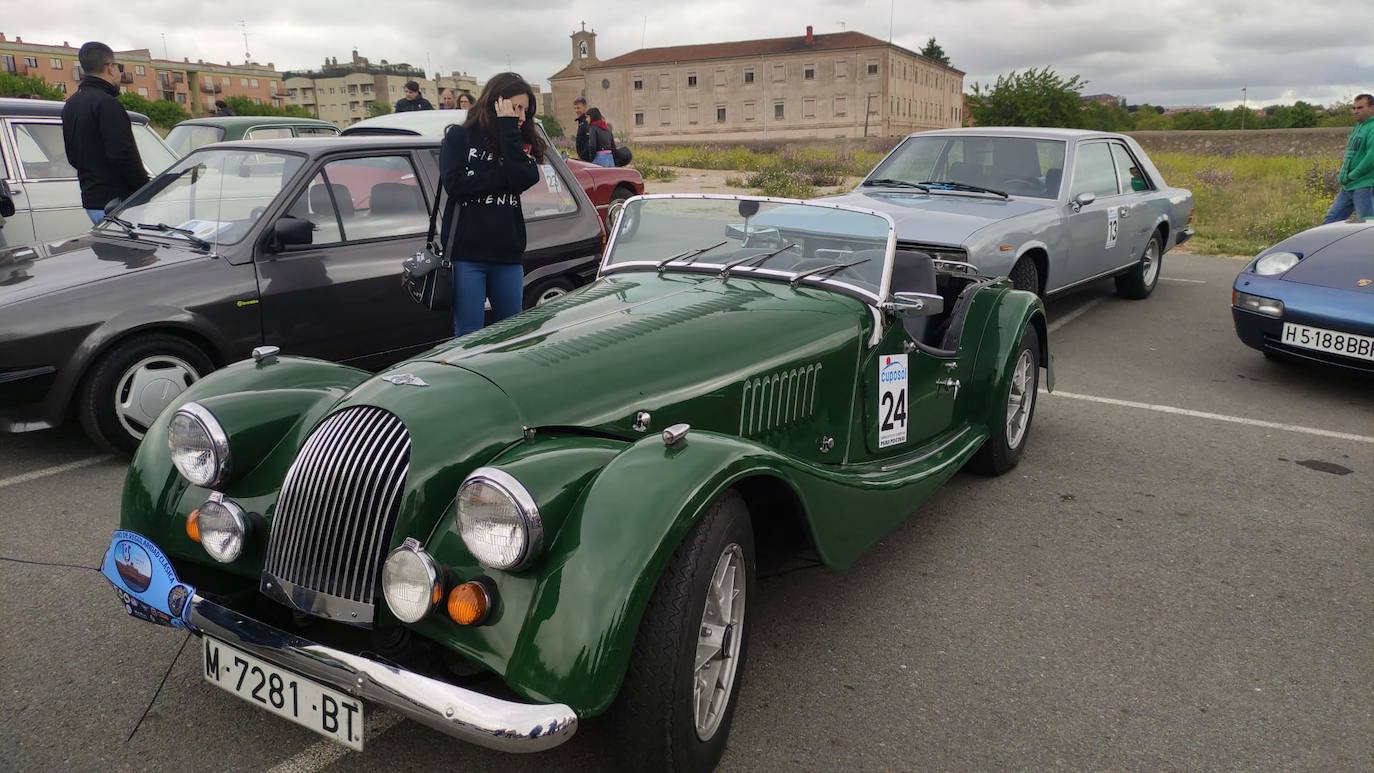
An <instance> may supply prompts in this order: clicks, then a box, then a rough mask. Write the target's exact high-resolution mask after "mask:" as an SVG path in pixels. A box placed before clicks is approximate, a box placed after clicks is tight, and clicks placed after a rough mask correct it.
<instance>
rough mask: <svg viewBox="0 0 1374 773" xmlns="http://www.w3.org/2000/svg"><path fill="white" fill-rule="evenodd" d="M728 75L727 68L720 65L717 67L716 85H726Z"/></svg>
mask: <svg viewBox="0 0 1374 773" xmlns="http://www.w3.org/2000/svg"><path fill="white" fill-rule="evenodd" d="M727 77H728V76H727V75H726V71H725V68H724V67H718V68H716V86H717V87H720V86H724V85H725V84H726V82H727V81H726V79H727Z"/></svg>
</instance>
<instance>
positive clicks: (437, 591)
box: [382, 537, 444, 623]
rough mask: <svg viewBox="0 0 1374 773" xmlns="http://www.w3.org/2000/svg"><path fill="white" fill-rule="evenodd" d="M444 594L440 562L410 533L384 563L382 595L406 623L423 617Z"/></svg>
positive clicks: (393, 611)
mask: <svg viewBox="0 0 1374 773" xmlns="http://www.w3.org/2000/svg"><path fill="white" fill-rule="evenodd" d="M443 594H444V589H443V586H442V585H441V584H440V582H439V567H438V565H436V564H435V563H434V559H433V558H431V557H430V555H429V554H428V553H426V552H425V549H424V548H423V547H421V546H420V542H419V540H417V539H415V538H414V537H407V538H406V541H405V542H402V543H401V544H400V546H399V547H397V548H396V549H395V550H393V551H391V555H389V556H387V557H386V563H385V564H382V595H383V596H385V597H386V605H387V606H388V607H390V608H391V614H393V615H395V616H396V619H397V620H400V621H401V622H403V623H418V622H419V621H420V620H422V619H424V616H425V615H427V614H429V610H430V609H431V608H432V607H433V606H434V605H435V604H438V603H439V601H440V600H441V599H442V598H443Z"/></svg>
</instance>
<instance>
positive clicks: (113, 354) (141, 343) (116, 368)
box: [76, 334, 214, 454]
mask: <svg viewBox="0 0 1374 773" xmlns="http://www.w3.org/2000/svg"><path fill="white" fill-rule="evenodd" d="M212 370H214V365H213V364H212V363H211V362H210V358H209V357H206V356H205V353H204V352H202V351H201V350H200V349H197V348H196V347H195V346H194V345H192V344H191V343H190V342H188V341H186V340H185V339H182V338H177V337H176V336H171V335H162V334H154V335H145V336H138V337H136V338H130V339H128V340H126V341H121V342H120V343H118V344H116V345H115V347H114V348H112V349H110V351H108V352H106V353H105V354H103V355H101V357H100V359H99V360H97V361H96V363H95V365H93V366H92V367H91V370H90V372H89V373H87V374H86V378H85V380H84V381H83V382H82V384H81V388H80V389H79V390H78V392H77V395H76V411H77V415H78V417H80V419H81V427H82V429H84V430H86V434H87V435H89V436H90V438H91V440H93V441H95V443H96V444H97V445H100V446H103V447H105V448H107V449H109V450H111V451H115V452H117V453H123V454H132V453H133V452H134V449H136V448H138V444H139V441H141V440H142V439H143V435H144V433H145V432H147V431H148V427H149V426H151V425H152V423H153V421H154V420H156V419H157V417H158V415H159V414H160V413H162V410H163V409H164V408H166V407H167V405H168V404H169V403H170V402H172V400H173V399H174V398H175V397H176V396H177V395H179V394H181V393H182V392H183V391H185V389H186V387H188V386H190V385H191V384H192V383H194V382H196V381H198V380H199V379H200V378H201V377H203V376H204V375H205V374H207V373H209V372H210V371H212Z"/></svg>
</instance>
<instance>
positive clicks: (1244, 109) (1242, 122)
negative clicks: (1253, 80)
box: [1240, 86, 1250, 131]
mask: <svg viewBox="0 0 1374 773" xmlns="http://www.w3.org/2000/svg"><path fill="white" fill-rule="evenodd" d="M1249 88H1250V87H1249V86H1241V87H1240V130H1241V131H1245V114H1246V113H1248V112H1250V110H1249V108H1247V107H1246V106H1245V104H1246V100H1247V99H1248V98H1249V94H1248V93H1247V92H1248V90H1249Z"/></svg>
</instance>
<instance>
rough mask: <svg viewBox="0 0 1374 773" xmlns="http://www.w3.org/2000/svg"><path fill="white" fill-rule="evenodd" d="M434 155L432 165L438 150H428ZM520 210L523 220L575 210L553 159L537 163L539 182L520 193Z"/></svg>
mask: <svg viewBox="0 0 1374 773" xmlns="http://www.w3.org/2000/svg"><path fill="white" fill-rule="evenodd" d="M430 152H431V153H432V154H433V155H434V165H435V167H438V166H439V151H437V150H433V151H430ZM548 152H549V153H554V152H556V151H555V150H554V149H553V146H552V145H550V146H549V150H548ZM520 211H521V212H523V213H524V215H525V222H527V223H528V222H529V221H531V220H539V219H540V218H545V217H553V216H554V215H566V214H568V213H569V212H576V211H577V197H576V196H575V195H574V194H573V192H572V190H571V189H569V187H568V181H567V179H566V178H564V177H563V175H562V174H560V173H559V171H558V168H557V167H555V166H554V165H553V161H550V160H546V161H545V162H544V163H542V164H540V165H539V182H537V183H535V184H534V187H532V188H530V189H529V190H527V191H525V192H524V193H522V194H520Z"/></svg>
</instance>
